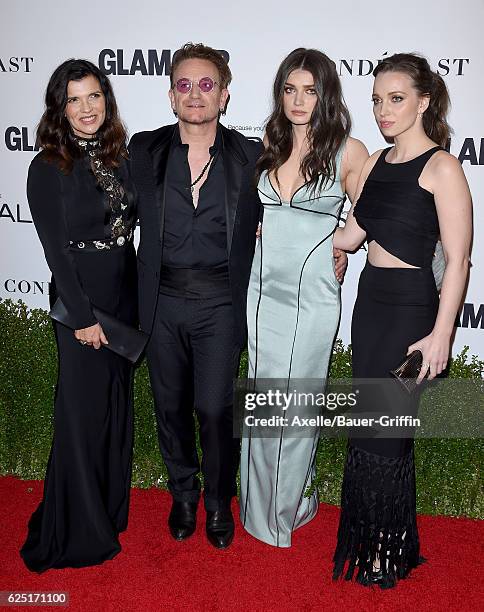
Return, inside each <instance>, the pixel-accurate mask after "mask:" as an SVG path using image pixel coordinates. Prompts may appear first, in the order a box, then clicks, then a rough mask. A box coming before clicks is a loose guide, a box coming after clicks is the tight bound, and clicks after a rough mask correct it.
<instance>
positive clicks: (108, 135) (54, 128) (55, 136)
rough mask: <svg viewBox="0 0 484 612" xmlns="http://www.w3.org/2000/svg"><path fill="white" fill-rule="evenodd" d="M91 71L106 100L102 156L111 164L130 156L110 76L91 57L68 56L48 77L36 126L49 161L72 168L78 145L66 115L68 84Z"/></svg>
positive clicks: (67, 169)
mask: <svg viewBox="0 0 484 612" xmlns="http://www.w3.org/2000/svg"><path fill="white" fill-rule="evenodd" d="M90 75H92V76H93V77H95V78H96V79H97V80H98V81H99V85H100V87H101V90H102V92H103V94H104V98H105V104H106V119H105V121H104V123H103V125H102V126H101V127H100V128H99V132H98V136H99V138H100V144H101V149H100V152H99V158H100V159H101V161H102V162H103V163H104V164H105V165H106V166H108V167H111V168H114V167H117V166H119V162H120V157H127V151H126V140H127V134H126V128H125V127H124V125H123V123H122V122H121V119H120V118H119V113H118V106H117V104H116V98H115V97H114V92H113V88H112V87H111V83H110V82H109V79H108V77H107V76H105V75H104V74H103V73H102V72H101V71H100V70H99V68H98V67H97V66H95V65H94V64H93V63H91V62H89V61H88V60H83V59H69V60H67V61H65V62H63V63H62V64H61V65H60V66H58V67H57V68H56V69H55V70H54V72H53V74H52V76H51V77H50V79H49V83H48V85H47V90H46V92H45V111H44V114H43V115H42V118H41V119H40V123H39V126H38V128H37V143H38V145H39V146H40V147H41V148H42V149H43V150H44V152H45V156H46V158H47V159H48V160H49V161H53V162H55V163H57V164H58V166H59V168H60V169H61V170H62V171H63V172H66V173H68V172H70V171H71V170H72V164H73V161H74V159H75V158H76V157H79V155H80V152H79V147H77V145H76V144H75V142H73V139H72V137H71V126H70V125H69V122H68V120H67V118H66V116H65V110H66V105H67V85H68V84H69V81H80V80H81V79H83V78H84V77H87V76H90Z"/></svg>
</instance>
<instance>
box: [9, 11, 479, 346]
mask: <svg viewBox="0 0 484 612" xmlns="http://www.w3.org/2000/svg"><path fill="white" fill-rule="evenodd" d="M483 25H484V3H483V2H481V1H480V0H467V2H460V3H458V2H455V0H428V1H427V2H421V1H416V0H407V1H406V2H405V3H404V4H403V5H402V4H399V3H395V2H394V3H390V4H388V3H387V4H378V3H368V2H357V1H351V0H340V1H339V2H338V3H334V2H322V1H321V0H319V1H316V0H306V2H304V3H299V4H297V3H296V4H294V3H286V5H285V3H283V2H273V1H269V2H256V1H254V0H246V1H245V2H244V3H240V4H235V3H234V4H233V5H230V4H228V3H227V2H223V1H222V0H218V1H214V0H212V1H207V0H206V1H204V2H202V3H200V4H196V5H195V4H194V3H191V2H189V3H187V2H185V3H183V4H182V3H175V4H173V3H164V2H159V1H156V0H139V1H138V2H136V3H126V5H125V4H124V3H121V2H117V1H116V2H115V1H114V0H104V1H103V2H102V3H98V4H94V5H90V6H85V5H82V4H79V2H73V1H72V0H50V1H44V2H35V3H34V2H29V1H28V0H15V2H13V0H10V2H8V3H7V2H2V20H1V24H0V83H1V97H0V109H1V112H0V134H1V140H0V167H1V169H2V171H1V177H0V297H2V298H7V297H8V298H12V299H22V300H24V301H25V302H26V303H27V304H29V305H30V306H32V307H43V308H46V307H47V283H48V281H49V278H50V274H49V271H48V269H47V267H46V264H45V262H44V258H43V253H42V249H41V246H40V243H39V241H38V239H37V236H36V233H35V229H34V227H33V225H32V224H31V223H27V222H25V221H28V220H30V214H29V210H28V206H27V202H26V196H25V179H26V175H27V168H28V165H29V162H30V160H31V158H32V157H33V155H34V153H33V152H32V151H28V150H19V151H17V150H10V149H9V147H12V146H17V145H18V142H19V141H20V147H21V148H23V149H27V148H28V147H29V146H31V145H32V144H33V142H34V131H35V127H36V125H37V122H38V120H39V118H40V116H41V114H42V111H43V95H44V92H45V87H46V85H47V81H48V79H49V77H50V75H51V73H52V71H53V70H54V68H55V67H56V66H57V65H58V64H59V63H61V62H62V61H63V60H65V59H67V58H69V57H80V58H84V57H85V58H87V59H90V60H92V61H93V62H94V63H99V58H100V54H101V52H102V51H103V50H105V49H112V50H114V52H115V55H116V54H122V55H123V62H122V65H121V66H120V65H119V63H117V62H115V63H116V64H117V67H118V70H117V71H118V72H119V71H120V70H119V68H125V69H127V70H129V69H130V68H131V64H132V60H133V56H134V54H135V50H136V49H140V50H141V52H138V58H141V59H140V60H139V61H138V65H137V66H138V69H137V70H136V67H137V66H136V65H135V66H134V68H135V70H134V74H132V75H122V74H115V75H113V76H112V77H111V79H112V83H113V86H114V89H115V93H116V96H117V100H118V103H119V106H120V110H121V113H122V116H123V119H124V121H125V122H126V124H127V126H128V129H129V132H130V133H131V134H133V133H134V132H136V131H139V130H144V129H154V128H156V127H158V126H160V125H163V124H165V123H171V122H173V121H174V117H173V115H172V113H171V111H170V106H169V104H168V99H167V90H168V87H169V78H168V76H167V75H166V74H165V72H163V74H162V75H156V74H152V75H149V74H148V75H144V74H142V72H141V70H140V66H141V65H142V64H143V60H144V63H146V64H149V57H150V54H149V50H152V51H151V53H152V54H155V55H157V56H158V57H161V56H162V52H163V50H166V53H165V57H166V56H169V55H170V54H171V53H173V52H174V51H175V50H176V49H177V48H178V47H180V46H181V45H182V44H183V43H184V42H187V41H189V40H192V41H194V42H205V43H207V44H209V45H211V46H213V47H215V48H218V49H225V50H227V51H228V52H229V54H230V66H231V69H232V72H233V75H234V80H233V83H232V86H231V101H230V105H229V109H228V113H227V115H226V117H225V118H224V123H225V125H227V126H229V127H230V126H235V127H237V126H239V127H238V129H240V130H241V131H242V132H243V133H244V134H245V135H247V136H260V135H261V133H262V130H263V123H264V119H265V117H266V116H267V114H268V112H269V103H270V90H271V85H272V80H273V77H274V75H275V72H276V69H277V66H278V65H279V63H280V61H281V60H282V58H283V57H284V56H285V55H286V54H287V53H288V52H289V51H291V50H292V49H294V48H295V47H298V46H305V47H316V48H318V49H321V50H322V51H324V52H325V53H327V54H328V55H329V56H330V57H331V58H332V59H333V60H334V61H335V62H336V63H337V65H338V66H339V65H340V64H341V65H342V71H341V78H342V82H343V88H344V93H345V98H346V101H347V103H348V106H349V108H350V111H351V114H352V117H353V122H354V128H353V135H354V136H355V137H357V138H360V139H361V140H363V142H364V143H365V144H366V145H367V147H368V149H369V150H370V152H372V151H374V150H375V149H377V148H381V147H382V146H385V142H384V141H383V139H382V137H381V135H380V133H379V130H378V128H377V126H376V125H375V123H374V120H373V115H372V110H371V102H370V97H371V87H372V77H371V76H369V75H367V74H366V73H369V72H370V69H371V63H373V64H374V63H376V61H377V59H378V58H381V57H382V56H383V55H384V54H386V55H391V54H392V53H395V52H401V51H416V52H419V53H423V54H424V55H425V56H426V57H427V58H428V59H429V61H430V63H431V65H432V66H433V67H434V68H435V69H437V68H438V69H439V72H440V73H441V74H442V75H443V76H444V78H445V80H446V83H447V85H448V87H449V90H450V94H451V99H452V104H453V105H452V112H451V115H450V123H451V125H452V126H453V128H454V130H455V133H454V137H453V139H452V145H451V152H452V153H454V154H455V155H457V156H458V155H459V154H460V153H461V151H462V149H463V147H464V149H465V150H466V151H467V155H466V157H465V159H464V161H463V168H464V170H465V173H466V175H467V178H468V180H469V184H470V186H471V191H472V194H473V199H474V207H475V208H474V221H475V238H474V250H473V257H472V260H473V268H472V273H471V281H470V284H469V288H468V291H467V295H466V298H465V302H466V306H465V313H464V315H463V316H462V313H461V319H462V318H463V319H464V320H463V321H462V323H463V327H460V328H459V329H458V330H457V335H456V342H455V346H454V351H455V350H460V348H461V347H462V346H463V345H465V344H468V345H469V346H470V348H471V353H475V354H478V355H479V356H480V357H481V358H484V329H483V328H484V305H483V304H484V291H483V284H484V274H483V271H484V247H483V245H482V243H483V238H484V212H483V205H482V201H483V197H484V187H483V185H482V175H483V172H484V140H483V141H482V154H481V155H480V150H479V149H480V146H481V139H484V129H483V128H484V115H483V112H482V97H483V95H484V85H483V81H482V78H483V77H482V75H483V74H484V38H483V36H482V26H483ZM117 50H120V51H117ZM105 56H106V57H107V58H108V60H109V56H110V53H109V52H108V53H107V54H105ZM11 58H13V59H11ZM16 58H17V59H16ZM342 60H345V61H346V65H353V74H352V75H351V74H349V73H348V70H347V69H346V68H345V66H344V64H343V63H342ZM110 65H112V60H111V63H110ZM106 66H107V64H106ZM359 72H360V73H363V74H358V73H359ZM10 127H12V128H13V131H14V134H15V133H16V132H18V131H20V132H21V130H22V128H25V130H24V132H25V134H26V136H27V137H26V138H21V137H18V136H17V137H16V138H15V139H14V140H15V142H13V141H12V140H11V138H10V137H8V134H11V133H12V131H9V130H8V128H10ZM7 143H8V144H7ZM474 150H475V152H476V156H477V159H473V156H474ZM479 158H480V159H479ZM473 162H474V163H473ZM363 262H364V253H363V252H360V253H358V254H357V255H355V256H352V257H351V259H350V268H349V270H348V273H347V278H346V281H345V284H344V290H343V314H342V320H341V327H340V334H339V335H340V337H341V338H342V339H343V341H344V342H345V343H346V342H348V341H349V327H350V318H351V311H352V307H353V302H354V299H355V294H356V283H357V279H358V275H359V272H360V270H361V268H362V266H363ZM42 291H43V292H42Z"/></svg>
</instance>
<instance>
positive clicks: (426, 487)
mask: <svg viewBox="0 0 484 612" xmlns="http://www.w3.org/2000/svg"><path fill="white" fill-rule="evenodd" d="M0 329H1V334H0V380H1V381H2V388H1V395H0V474H16V475H18V476H20V477H21V478H25V479H39V478H43V476H44V470H45V466H46V463H47V458H48V454H49V450H50V443H51V436H52V402H53V396H54V388H55V380H56V369H57V354H56V348H55V341H54V336H53V333H52V328H51V324H50V319H49V317H48V315H47V313H46V312H45V311H43V310H28V309H27V307H26V305H25V304H23V303H22V302H20V301H18V302H12V301H11V300H0ZM246 371H247V360H246V355H244V356H243V358H242V363H241V376H243V375H245V373H246ZM483 373H484V362H482V361H479V360H478V359H477V358H476V357H473V358H472V359H469V358H468V354H467V349H465V350H464V351H463V352H462V353H461V354H460V355H458V356H457V357H456V358H454V360H453V361H452V364H451V368H450V376H451V377H455V378H472V379H481V378H482V376H483ZM330 375H331V377H333V378H348V377H351V349H350V347H344V346H343V344H342V342H341V341H340V340H338V341H337V342H336V346H335V349H334V352H333V358H332V362H331V371H330ZM429 402H430V396H429V394H428V393H426V394H425V395H424V397H423V400H422V409H425V406H426V403H427V408H431V409H432V408H433V406H431V405H430V404H429ZM483 448H484V444H483V441H482V440H481V439H469V440H460V439H445V440H444V439H425V440H423V439H421V440H417V441H416V463H417V491H418V499H417V504H418V510H419V512H422V513H427V514H447V515H454V516H461V515H464V516H471V517H479V518H483V517H484V495H483V492H482V481H481V474H480V468H481V466H482V458H483V454H484V453H483ZM344 455H345V441H344V440H341V439H323V440H321V443H320V445H319V449H318V455H317V482H316V486H317V487H318V489H319V492H320V497H321V500H322V501H325V502H328V503H332V504H338V503H339V491H340V486H341V478H342V468H343V463H344ZM133 485H134V486H137V487H149V486H153V485H155V486H159V487H165V486H166V470H165V467H164V465H163V463H162V461H161V458H160V453H159V451H158V443H157V436H156V426H155V419H154V414H153V400H152V396H151V391H150V386H149V378H148V371H147V367H146V363H142V364H141V366H140V367H139V368H138V369H137V372H136V384H135V444H134V465H133Z"/></svg>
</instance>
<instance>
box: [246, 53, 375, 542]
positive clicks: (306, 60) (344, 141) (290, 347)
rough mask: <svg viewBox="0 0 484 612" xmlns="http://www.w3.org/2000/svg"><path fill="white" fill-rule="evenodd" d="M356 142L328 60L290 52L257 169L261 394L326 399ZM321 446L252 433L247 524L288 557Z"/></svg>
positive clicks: (253, 285)
mask: <svg viewBox="0 0 484 612" xmlns="http://www.w3.org/2000/svg"><path fill="white" fill-rule="evenodd" d="M349 131H350V117H349V113H348V110H347V109H346V106H345V105H344V102H343V98H342V92H341V85H340V82H339V78H338V75H337V73H336V70H335V67H334V64H333V63H332V62H331V60H330V59H329V58H328V57H327V56H326V55H324V54H323V53H321V52H320V51H316V50H314V49H308V50H307V49H296V50H295V51H293V52H292V53H290V54H289V55H288V57H287V58H286V59H285V60H284V61H283V62H282V64H281V66H280V68H279V70H278V73H277V75H276V79H275V83H274V110H273V112H272V115H271V117H270V118H269V121H268V124H267V135H266V151H265V153H264V154H263V155H262V157H261V159H260V160H259V163H258V190H259V195H260V198H261V202H262V205H263V208H264V214H263V223H262V232H261V236H260V238H259V240H258V242H257V246H256V251H255V255H254V261H253V264H252V273H251V278H250V283H249V292H248V304H247V317H248V330H249V378H250V379H254V380H255V381H256V384H257V381H260V380H261V379H277V381H274V383H275V386H276V387H280V386H281V385H282V386H284V387H286V388H287V389H288V390H289V391H293V390H294V389H295V388H296V389H299V390H301V391H304V390H307V388H308V387H307V386H306V385H305V384H304V382H303V381H302V380H301V379H311V382H310V381H309V380H308V385H309V386H312V387H313V388H314V385H315V384H316V387H319V391H323V390H324V385H325V379H326V377H327V372H328V364H329V358H330V355H331V350H332V346H333V342H334V339H335V335H336V331H337V328H338V323H339V317H340V287H339V282H338V280H337V278H336V274H335V267H334V260H333V244H332V236H333V234H334V232H335V230H336V228H337V226H338V220H339V215H340V212H341V209H342V206H343V201H344V199H345V196H346V194H348V195H349V197H350V199H352V196H353V194H354V192H355V190H356V185H357V181H358V178H359V175H360V171H361V168H362V166H363V164H364V163H365V161H366V159H367V157H368V153H367V151H366V149H365V147H364V146H363V145H362V144H361V143H360V142H359V141H357V140H355V139H353V138H350V137H349ZM292 381H294V382H292ZM318 381H319V382H318ZM315 390H317V389H315ZM294 410H295V409H293V410H291V408H289V409H288V410H287V411H286V412H285V416H286V417H289V419H291V417H292V415H293V414H295V412H294ZM255 413H257V411H255ZM255 416H256V414H255ZM318 437H319V430H318V428H316V427H315V428H312V429H310V430H307V429H306V430H305V432H304V435H303V434H301V436H300V437H294V435H292V436H291V434H288V432H287V429H286V428H284V427H282V426H281V427H278V428H277V427H275V428H271V430H270V437H260V436H257V434H253V433H252V430H251V429H250V428H246V430H245V431H244V437H243V441H242V456H241V520H242V523H243V525H244V527H245V529H246V530H247V531H248V532H249V533H250V534H252V535H253V536H255V537H256V538H258V539H260V540H262V541H264V542H266V543H268V544H271V545H274V546H280V547H288V546H290V545H291V536H292V532H293V531H294V530H295V529H296V528H297V527H300V526H302V525H304V524H305V523H307V522H309V521H310V520H311V519H312V518H313V517H314V516H315V514H316V512H317V509H318V499H317V492H316V491H314V492H313V493H312V494H311V495H310V496H309V497H306V496H305V492H306V490H307V489H308V488H309V487H311V483H312V480H313V477H314V459H315V454H316V448H317V444H318Z"/></svg>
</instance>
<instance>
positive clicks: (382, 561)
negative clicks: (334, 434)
mask: <svg viewBox="0 0 484 612" xmlns="http://www.w3.org/2000/svg"><path fill="white" fill-rule="evenodd" d="M438 305H439V299H438V293H437V289H436V286H435V281H434V277H433V274H432V270H431V269H430V268H421V269H415V268H379V267H375V266H372V265H371V264H369V263H367V264H366V266H365V268H364V269H363V272H362V274H361V276H360V281H359V285H358V297H357V300H356V304H355V308H354V311H353V320H352V331H351V333H352V350H353V377H354V378H355V379H374V378H377V379H385V378H387V379H388V378H391V375H390V370H392V369H394V368H396V367H397V366H398V365H399V364H400V363H401V362H402V361H403V359H404V358H405V356H406V354H407V349H408V347H409V345H411V344H413V343H414V342H416V341H418V340H420V339H422V338H423V337H425V336H427V335H428V334H429V333H430V332H431V331H432V329H433V327H434V323H435V319H436V316H437V310H438ZM381 387H382V388H381V390H380V393H379V394H378V395H377V396H376V398H375V394H374V392H373V394H372V397H371V400H370V399H368V401H371V404H372V405H371V406H365V398H364V397H363V398H362V402H359V404H360V409H363V410H365V409H368V410H369V411H373V412H374V411H377V412H379V413H381V414H382V415H385V414H388V412H389V410H390V407H391V409H392V411H394V410H395V405H396V404H397V405H398V413H399V414H407V415H410V416H416V415H417V412H418V402H419V395H420V392H421V389H420V392H418V391H417V392H416V393H414V394H412V395H411V396H408V395H406V393H405V392H404V391H403V390H401V389H400V388H399V385H398V383H397V382H396V381H394V383H391V382H390V384H389V385H386V384H385V385H381ZM413 446H414V444H413V438H411V437H405V438H376V439H375V438H357V437H355V438H352V439H350V440H349V443H348V450H347V457H346V464H345V469H344V477H343V487H342V494H341V517H340V524H339V529H338V542H337V547H336V551H335V554H334V578H338V577H340V576H342V575H343V574H344V577H345V578H346V579H347V580H350V579H352V578H353V575H354V572H355V570H356V569H357V575H356V580H357V581H358V582H360V583H361V584H365V585H367V584H371V575H372V570H373V567H374V564H375V562H376V564H377V565H379V566H380V569H381V572H382V580H381V582H380V586H382V587H383V588H385V587H386V588H388V587H392V586H394V585H395V583H396V581H397V579H398V578H404V577H406V576H407V575H408V574H409V572H410V570H411V569H412V568H414V567H416V566H417V565H418V564H419V563H420V562H421V557H420V546H419V537H418V530H417V521H416V498H415V467H414V454H413Z"/></svg>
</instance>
